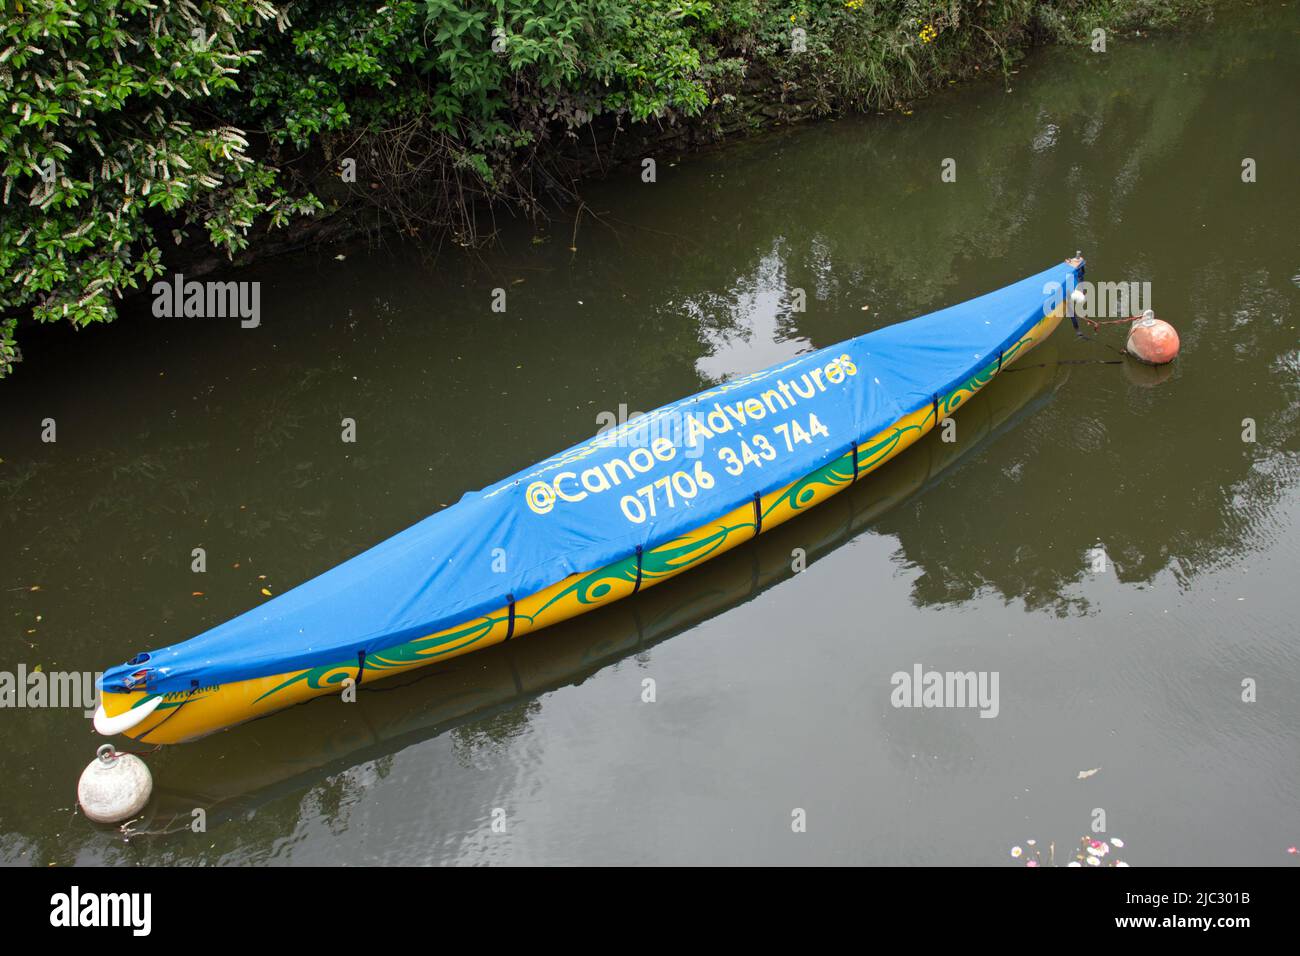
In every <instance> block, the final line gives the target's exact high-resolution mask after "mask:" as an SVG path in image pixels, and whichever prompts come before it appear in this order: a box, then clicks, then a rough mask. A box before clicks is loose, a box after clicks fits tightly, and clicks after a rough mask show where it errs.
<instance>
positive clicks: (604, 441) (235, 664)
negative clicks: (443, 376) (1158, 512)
mask: <svg viewBox="0 0 1300 956" xmlns="http://www.w3.org/2000/svg"><path fill="white" fill-rule="evenodd" d="M1078 274H1079V269H1078V268H1076V267H1074V266H1071V265H1069V264H1068V263H1061V264H1059V265H1055V266H1053V267H1052V268H1050V269H1047V270H1045V271H1043V272H1041V273H1039V274H1038V275H1035V276H1031V277H1030V278H1027V279H1023V280H1021V281H1019V282H1016V283H1014V284H1013V285H1009V286H1007V287H1005V288H1003V289H999V290H998V291H996V292H991V293H989V294H987V295H984V296H981V297H979V298H978V299H973V300H971V301H969V302H964V303H962V304H960V305H955V306H952V307H950V308H947V309H943V310H941V311H939V312H934V313H931V314H930V315H926V316H922V317H921V318H917V319H912V320H911V321H908V322H902V323H899V324H897V325H892V326H889V327H887V328H883V329H880V330H878V331H875V332H869V333H867V334H865V335H861V336H858V337H857V338H854V339H851V340H849V341H847V342H843V343H841V344H839V345H835V346H831V347H830V348H824V349H820V350H818V351H815V352H810V353H808V354H806V355H802V356H799V357H797V358H794V359H791V360H789V361H785V362H782V363H780V364H778V365H775V366H773V367H772V368H769V369H765V370H764V371H761V372H756V373H753V374H750V375H746V376H743V377H740V378H736V379H732V380H731V381H728V382H725V383H723V384H721V385H718V386H716V387H714V388H710V389H707V390H705V391H703V392H700V393H699V394H697V395H693V396H691V397H690V398H685V399H682V400H680V401H677V402H674V403H672V404H671V405H666V406H664V407H663V408H660V409H657V410H656V411H654V412H650V413H649V414H647V415H644V416H640V417H636V418H633V419H631V420H630V421H628V422H627V423H626V424H623V425H620V426H618V427H617V428H614V429H611V430H609V431H606V432H604V433H602V434H600V435H597V436H596V437H595V438H592V439H589V440H587V441H585V442H582V443H581V444H578V445H575V446H574V447H572V448H570V449H569V450H567V451H565V452H562V453H561V454H559V455H556V456H554V457H552V458H548V459H546V460H545V461H542V462H540V463H538V464H536V465H534V466H533V467H531V468H528V469H525V470H524V471H522V472H519V473H518V474H516V475H512V476H511V477H509V478H506V479H505V480H503V481H500V482H497V483H496V484H494V485H492V486H490V487H488V488H484V489H483V490H482V491H475V492H471V493H469V494H467V495H465V497H463V498H462V499H461V500H460V501H459V502H457V503H456V504H455V505H453V506H452V507H450V508H447V509H446V510H444V511H440V512H438V513H437V514H435V515H432V516H430V517H428V518H425V519H424V520H423V521H421V522H419V523H418V524H416V525H413V526H412V527H410V528H407V529H406V530H405V531H402V532H400V533H399V534H396V535H394V536H393V537H391V538H389V539H388V540H387V541H384V542H383V543H381V544H378V545H375V546H374V547H373V548H371V549H370V550H368V551H365V552H363V553H362V554H359V555H357V556H356V557H354V558H351V559H350V560H348V561H345V562H343V563H342V564H340V565H338V566H337V567H335V568H332V569H331V570H329V571H326V572H325V573H324V574H322V575H320V576H318V577H316V578H313V579H312V580H310V581H308V582H306V583H305V584H302V585H300V586H298V587H296V588H294V589H293V590H292V591H288V592H286V593H285V594H282V595H280V596H279V597H276V598H273V599H272V600H269V601H266V602H265V603H263V604H261V605H259V606H257V607H255V608H253V609H252V610H250V611H247V612H245V613H244V614H241V615H239V616H238V617H236V618H234V619H233V620H230V621H227V622H226V623H224V624H221V625H219V626H217V627H214V628H212V629H211V630H208V631H206V632H204V633H203V634H200V635H199V636H197V637H195V638H192V639H190V640H187V641H183V642H181V643H179V644H173V645H171V646H170V647H165V648H162V649H161V650H157V651H154V652H152V653H151V654H150V655H149V659H148V662H147V665H145V666H147V670H148V689H149V690H150V691H153V692H157V693H167V692H170V691H177V690H188V689H190V688H191V687H192V686H195V685H194V683H193V682H196V681H197V686H203V687H208V686H212V685H215V684H224V683H228V682H231V681H236V680H244V679H248V678H253V677H262V676H266V675H271V674H279V673H284V672H287V671H293V670H299V669H306V668H310V667H315V666H319V665H322V664H332V663H345V662H348V661H355V660H356V658H357V654H358V652H360V651H363V650H364V651H365V652H366V653H367V655H372V654H375V653H377V652H379V651H382V650H384V649H386V648H389V647H392V646H394V645H396V644H400V643H403V642H406V641H409V640H413V639H415V638H420V637H424V636H426V635H429V634H432V633H434V632H437V631H440V630H443V629H445V628H448V627H452V626H454V625H457V624H461V623H463V622H465V621H467V620H470V619H472V618H475V617H478V616H480V615H482V614H486V613H488V612H491V611H494V610H496V609H498V608H501V607H503V606H504V605H505V604H506V603H507V601H508V597H507V596H508V595H514V596H515V597H516V598H523V597H525V596H527V595H530V594H533V593H535V592H537V591H539V590H541V589H542V588H545V587H547V586H549V585H551V584H554V583H556V582H558V581H560V580H562V579H563V578H565V577H567V576H568V575H570V574H573V573H576V572H587V571H591V570H594V569H596V568H600V567H603V566H604V565H606V564H609V563H610V562H613V561H616V560H620V559H623V558H626V557H628V556H629V555H630V554H633V553H634V552H635V550H636V547H637V546H638V545H640V546H642V547H643V548H645V549H647V550H649V549H651V548H654V547H657V546H659V545H661V544H663V543H665V542H667V541H670V540H672V539H673V538H675V537H677V536H678V535H681V534H683V533H685V532H688V531H690V530H692V529H694V528H697V527H699V526H700V525H702V524H705V523H706V522H708V521H711V520H713V519H716V518H719V517H721V516H722V515H725V514H727V513H729V512H731V511H732V510H734V509H735V508H737V507H739V506H741V505H743V504H745V503H746V502H748V501H750V500H751V499H752V498H753V496H754V495H755V493H767V492H770V491H773V490H775V489H777V488H780V487H783V486H784V485H787V484H789V483H790V482H792V481H794V480H796V479H798V478H800V477H802V476H804V475H806V474H808V473H809V472H810V471H813V470H814V469H816V468H818V467H820V466H821V465H824V464H825V463H826V462H828V461H829V460H831V459H832V458H835V457H838V456H840V455H843V454H845V453H846V452H847V451H848V449H849V448H850V446H851V444H852V443H853V442H855V441H861V440H864V439H866V438H869V437H871V436H872V435H875V434H877V433H878V432H880V431H882V430H883V429H885V428H887V427H888V426H890V425H892V424H893V423H894V422H896V421H898V420H899V419H900V418H902V417H903V416H904V415H906V414H909V413H911V412H913V411H916V410H918V409H920V408H923V407H925V406H927V405H930V404H931V403H932V402H933V401H934V397H935V395H944V394H946V393H947V392H949V391H951V390H952V389H953V388H955V387H956V386H958V385H960V384H961V383H963V382H964V381H966V380H967V379H968V378H969V377H970V376H971V375H972V374H973V373H975V372H976V371H978V370H980V369H982V368H985V367H987V366H988V365H989V364H990V362H992V361H996V360H997V356H998V353H999V352H1000V351H1001V350H1003V349H1005V348H1007V347H1009V346H1010V345H1012V344H1014V343H1015V342H1016V341H1018V340H1019V339H1020V337H1021V336H1023V335H1024V333H1025V332H1027V331H1028V330H1029V329H1030V328H1031V327H1032V326H1033V325H1034V324H1035V323H1036V322H1038V321H1039V320H1040V319H1041V318H1042V317H1043V316H1044V314H1045V313H1046V312H1048V311H1050V310H1051V309H1052V308H1054V307H1055V306H1056V305H1057V304H1059V303H1060V302H1061V301H1062V298H1063V296H1068V295H1069V293H1070V291H1072V290H1073V288H1074V286H1075V284H1076V282H1077V280H1078ZM496 549H500V550H499V551H498V550H496ZM502 559H504V567H505V569H506V570H502V565H503V561H502ZM140 669H141V666H140V665H131V664H124V665H121V666H119V667H116V668H113V669H110V670H109V671H107V672H106V673H105V674H104V676H103V678H102V687H103V689H104V690H106V691H110V692H112V691H115V690H124V689H126V688H127V686H128V684H129V680H130V675H131V674H133V673H136V672H137V671H139V670H140Z"/></svg>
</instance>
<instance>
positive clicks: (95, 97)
mask: <svg viewBox="0 0 1300 956" xmlns="http://www.w3.org/2000/svg"><path fill="white" fill-rule="evenodd" d="M1204 2H1206V0H1040V2H1036V0H390V2H388V3H387V4H384V5H379V4H377V3H373V2H372V3H366V2H364V0H279V2H273V0H218V2H210V0H76V2H74V0H0V10H2V11H3V14H4V15H3V18H2V19H0V163H2V164H3V170H2V171H0V172H2V175H3V183H2V187H3V196H2V197H0V209H2V210H3V219H2V221H0V275H3V277H4V279H5V281H4V282H3V284H0V377H3V376H4V375H5V374H6V373H7V372H8V370H9V368H10V366H11V364H12V363H13V362H14V361H15V360H16V357H17V351H16V346H15V344H14V333H15V329H16V327H17V323H18V321H19V319H23V318H28V317H30V318H31V319H34V320H35V321H40V322H48V321H54V320H67V321H69V322H71V323H73V324H74V325H78V326H81V325H85V324H88V323H91V322H100V321H106V320H109V319H112V318H113V317H114V315H115V314H116V313H115V302H116V300H117V299H119V298H120V297H121V296H122V295H123V293H124V292H126V291H127V290H130V289H133V288H137V287H138V285H139V283H140V282H141V281H142V280H143V281H145V282H148V281H149V280H150V279H152V278H153V277H154V276H155V275H156V274H158V273H159V272H160V271H161V269H162V245H161V243H163V242H165V241H166V239H168V238H170V239H172V240H174V241H175V242H177V243H193V242H195V241H196V240H197V239H206V241H207V242H209V243H210V244H211V245H213V246H215V247H216V248H218V249H220V250H222V251H224V252H225V253H226V254H227V255H232V256H233V255H234V254H235V253H237V252H239V251H240V250H242V249H244V248H245V247H246V246H248V244H249V242H250V231H251V230H252V229H253V227H254V225H255V224H257V225H259V226H263V225H264V226H266V227H267V228H273V227H276V226H279V225H282V224H284V223H286V222H288V221H290V220H291V219H293V218H295V217H299V216H303V215H308V214H313V213H316V212H318V211H320V210H322V209H324V208H326V207H325V205H324V204H323V203H322V200H321V199H320V198H318V194H319V195H326V192H327V190H326V189H325V187H328V186H329V185H330V182H333V183H334V184H335V186H337V184H338V182H339V180H338V177H337V176H334V168H333V166H332V164H333V163H334V162H335V161H336V160H337V159H338V158H340V157H344V156H361V157H363V158H364V159H365V161H366V179H367V181H368V182H367V186H368V188H363V187H362V186H360V185H358V186H356V187H355V188H354V189H352V190H351V191H349V190H346V189H344V190H342V191H341V192H340V191H339V190H338V189H331V190H328V191H329V192H331V193H332V196H327V198H328V199H329V201H330V207H329V209H330V211H335V210H336V209H337V208H339V207H342V206H346V205H347V203H348V202H349V201H356V200H358V199H360V200H361V201H364V202H368V203H371V204H375V205H378V206H380V209H381V211H383V212H385V213H387V214H388V216H389V218H390V219H392V220H394V221H397V222H399V223H402V224H405V225H409V226H410V227H411V231H415V230H416V227H417V226H418V225H426V224H431V225H433V226H435V227H437V228H439V229H444V230H447V231H449V232H450V233H451V234H452V235H453V236H454V237H455V238H457V239H458V241H462V242H465V243H469V242H472V241H474V240H475V238H476V235H475V231H474V229H473V210H474V208H476V205H477V204H478V203H479V202H480V201H481V200H485V199H486V200H497V201H507V202H514V203H517V204H520V205H523V206H528V205H530V204H532V203H534V202H535V201H536V200H535V198H534V197H533V195H532V192H531V189H530V186H529V182H528V176H529V169H530V164H531V163H534V162H536V161H538V157H539V156H544V155H545V153H546V151H547V149H548V148H549V146H550V145H551V143H550V141H551V140H553V139H554V137H556V136H557V135H564V134H566V133H567V134H568V135H573V134H574V131H575V130H577V129H578V128H579V127H582V126H584V125H585V124H587V123H588V122H590V121H592V119H593V118H596V117H601V116H605V117H616V118H617V122H619V123H620V124H623V123H624V122H627V123H639V122H645V121H649V120H654V119H660V118H666V117H671V116H673V115H684V116H695V115H698V114H700V113H702V112H703V111H705V110H706V109H708V108H710V106H711V105H712V104H725V103H730V102H731V101H734V100H735V97H734V96H733V95H732V94H731V92H729V90H730V89H731V88H734V87H735V86H736V84H737V81H738V80H739V79H740V78H741V77H742V76H743V75H744V74H745V72H746V71H748V70H753V69H755V68H757V69H758V70H759V71H760V72H762V73H764V74H765V75H770V76H771V77H773V78H774V81H773V82H774V89H773V92H772V96H773V97H774V98H775V97H779V96H783V95H784V91H786V90H787V89H802V90H803V91H805V93H807V92H811V93H812V94H813V95H814V96H815V97H816V102H817V105H818V108H819V109H821V110H830V109H833V108H856V109H876V108H881V107H887V106H892V105H894V104H897V103H898V102H900V101H901V100H904V99H906V98H908V97H911V96H915V95H917V94H920V93H922V92H924V91H925V90H927V89H929V88H931V87H932V86H933V85H934V84H935V83H936V82H938V81H939V79H940V78H942V77H944V76H948V75H952V74H953V73H955V72H960V71H961V70H963V69H964V68H965V67H967V66H969V65H970V64H972V63H978V62H990V61H994V62H996V61H998V60H1000V61H1001V62H1002V63H1004V64H1006V63H1009V62H1010V61H1011V58H1012V57H1013V56H1014V55H1015V51H1016V50H1017V49H1018V48H1019V47H1020V46H1021V45H1023V43H1024V42H1025V40H1026V39H1027V37H1028V36H1029V33H1030V31H1031V30H1036V29H1037V30H1041V29H1042V26H1041V24H1042V22H1044V21H1043V17H1042V16H1041V12H1042V10H1044V9H1050V10H1051V11H1052V12H1053V13H1054V14H1055V15H1054V16H1053V17H1052V18H1049V19H1050V22H1051V23H1052V24H1054V25H1055V26H1054V29H1055V30H1057V32H1061V33H1064V32H1068V31H1069V30H1071V29H1082V28H1083V27H1085V26H1088V25H1095V24H1103V25H1104V24H1108V23H1111V22H1114V21H1115V20H1116V19H1117V18H1119V19H1124V18H1127V20H1126V22H1131V21H1132V20H1133V19H1134V18H1139V19H1140V18H1142V17H1149V18H1154V19H1157V20H1160V21H1162V22H1163V21H1167V20H1168V19H1170V18H1171V17H1174V16H1176V14H1177V11H1178V10H1180V9H1184V8H1188V7H1196V6H1199V5H1201V4H1203V3H1204ZM1036 17H1037V23H1038V25H1037V26H1035V23H1036ZM796 30H799V31H802V36H801V42H802V43H803V44H804V49H803V52H799V53H797V54H796V52H795V50H794V49H793V47H794V37H795V31H796ZM313 171H314V175H313ZM322 171H323V172H322Z"/></svg>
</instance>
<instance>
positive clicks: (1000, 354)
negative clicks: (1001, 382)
mask: <svg viewBox="0 0 1300 956" xmlns="http://www.w3.org/2000/svg"><path fill="white" fill-rule="evenodd" d="M1000 371H1002V350H1001V349H998V372H1000ZM993 374H994V375H996V374H997V372H994V373H993Z"/></svg>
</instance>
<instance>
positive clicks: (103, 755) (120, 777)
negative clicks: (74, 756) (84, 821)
mask: <svg viewBox="0 0 1300 956" xmlns="http://www.w3.org/2000/svg"><path fill="white" fill-rule="evenodd" d="M96 754H97V756H96V757H95V759H94V760H92V761H91V762H90V766H88V767H87V768H86V769H85V770H83V771H82V772H81V779H80V780H78V781H77V803H79V804H81V809H82V811H83V812H84V813H85V814H86V816H88V817H90V819H92V820H94V821H95V822H96V823H120V822H121V821H123V820H129V819H130V818H131V817H133V816H135V815H136V814H137V813H139V812H140V811H141V810H143V809H144V806H145V804H146V803H148V802H149V797H150V795H151V794H152V793H153V777H152V776H151V775H150V773H149V768H148V767H146V766H145V765H144V761H143V760H141V759H140V758H139V757H137V756H135V754H120V753H118V752H117V751H115V750H114V749H113V745H112V744H104V745H103V746H102V747H100V748H99V750H98V751H96Z"/></svg>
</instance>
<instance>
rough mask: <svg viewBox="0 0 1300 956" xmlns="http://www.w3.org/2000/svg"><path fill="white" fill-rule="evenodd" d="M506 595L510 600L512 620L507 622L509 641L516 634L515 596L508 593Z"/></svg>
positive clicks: (507, 637) (507, 638)
mask: <svg viewBox="0 0 1300 956" xmlns="http://www.w3.org/2000/svg"><path fill="white" fill-rule="evenodd" d="M506 597H507V599H508V600H509V601H510V620H509V622H508V623H507V624H506V640H507V641H508V640H510V638H512V637H514V636H515V596H514V595H513V594H508V595H506Z"/></svg>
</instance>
